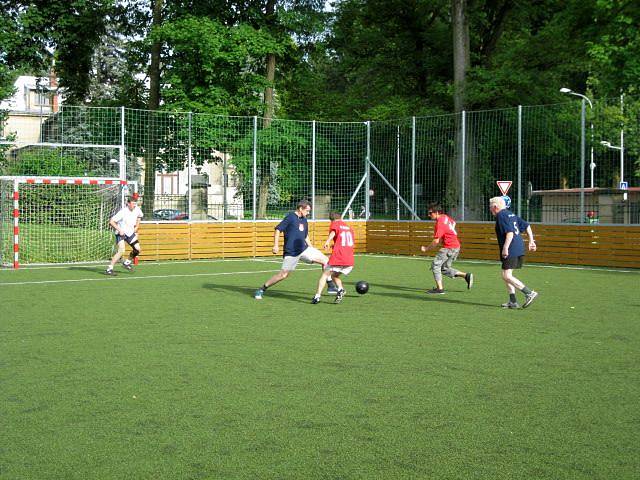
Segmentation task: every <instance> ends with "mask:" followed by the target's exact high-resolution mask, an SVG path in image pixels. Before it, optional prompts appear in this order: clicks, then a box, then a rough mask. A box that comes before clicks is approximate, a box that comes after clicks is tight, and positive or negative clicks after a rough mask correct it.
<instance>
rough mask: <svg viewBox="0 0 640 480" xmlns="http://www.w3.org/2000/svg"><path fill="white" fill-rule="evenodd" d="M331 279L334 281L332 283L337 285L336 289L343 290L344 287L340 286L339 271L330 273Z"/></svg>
mask: <svg viewBox="0 0 640 480" xmlns="http://www.w3.org/2000/svg"><path fill="white" fill-rule="evenodd" d="M331 280H333V281H334V283H335V284H336V287H338V290H344V288H343V287H342V279H341V278H340V272H333V275H331Z"/></svg>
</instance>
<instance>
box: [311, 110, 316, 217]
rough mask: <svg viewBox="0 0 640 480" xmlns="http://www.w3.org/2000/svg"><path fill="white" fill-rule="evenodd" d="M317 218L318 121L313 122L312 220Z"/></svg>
mask: <svg viewBox="0 0 640 480" xmlns="http://www.w3.org/2000/svg"><path fill="white" fill-rule="evenodd" d="M315 219H316V121H315V120H313V121H312V122H311V220H315Z"/></svg>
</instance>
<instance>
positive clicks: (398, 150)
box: [396, 125, 400, 220]
mask: <svg viewBox="0 0 640 480" xmlns="http://www.w3.org/2000/svg"><path fill="white" fill-rule="evenodd" d="M396 191H397V192H398V195H396V220H400V125H398V133H397V134H396Z"/></svg>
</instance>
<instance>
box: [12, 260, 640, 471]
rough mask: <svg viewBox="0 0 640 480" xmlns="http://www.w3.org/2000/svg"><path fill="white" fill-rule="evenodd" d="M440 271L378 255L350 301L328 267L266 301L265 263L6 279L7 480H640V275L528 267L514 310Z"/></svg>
mask: <svg viewBox="0 0 640 480" xmlns="http://www.w3.org/2000/svg"><path fill="white" fill-rule="evenodd" d="M428 266H429V263H428V261H425V260H424V259H421V260H418V259H415V258H402V257H395V258H394V257H376V256H359V257H357V265H356V268H355V270H354V272H353V273H352V274H351V275H350V276H349V277H347V280H346V282H345V283H346V285H347V288H348V295H347V297H346V298H345V300H344V302H343V303H342V304H340V305H334V304H332V298H331V297H323V301H322V302H321V303H320V304H318V305H310V304H309V301H310V299H311V297H312V295H313V291H314V290H315V285H316V282H317V279H318V276H319V273H320V271H319V269H318V268H312V267H308V266H302V267H300V271H296V272H295V273H294V274H293V275H292V277H291V278H289V279H288V280H286V281H284V282H283V283H281V284H280V285H278V286H275V287H273V288H271V289H269V290H268V291H267V293H266V295H265V298H264V299H263V300H262V301H256V300H254V299H253V298H252V294H253V291H254V290H255V288H257V287H259V286H260V285H261V284H262V283H263V282H264V280H266V279H267V278H268V277H269V276H270V275H271V274H272V273H273V272H275V271H276V270H277V269H278V267H279V263H270V262H263V261H248V260H246V261H220V262H200V263H165V264H151V263H146V264H141V265H140V266H139V267H138V268H137V269H136V271H135V272H133V273H128V272H125V271H124V270H122V269H121V268H120V269H119V270H118V272H119V275H118V276H117V277H115V278H109V277H105V276H104V275H103V274H102V269H103V268H104V267H103V266H100V267H98V266H93V267H87V268H83V267H78V266H76V267H64V268H55V269H51V268H44V269H22V270H18V271H8V270H4V271H0V300H1V303H2V313H1V317H2V320H1V322H0V341H1V345H0V347H1V348H0V366H1V368H0V432H1V433H0V478H2V479H5V478H6V479H125V478H131V479H215V478H220V479H254V478H259V479H374V478H375V479H396V478H397V479H400V478H404V479H416V478H433V479H550V480H551V479H553V480H558V479H590V480H591V479H607V480H612V479H632V478H638V472H639V465H640V460H639V458H640V447H639V445H640V441H639V438H638V432H639V431H640V407H639V404H640V403H639V400H638V399H639V398H640V374H639V369H640V367H639V366H640V353H639V352H640V348H639V347H640V325H639V320H638V319H639V317H640V315H639V314H638V312H639V311H640V297H639V296H638V285H639V284H640V282H639V280H640V272H637V271H636V272H620V271H617V272H616V271H606V270H576V269H563V268H541V267H536V266H526V267H525V268H524V269H523V270H522V271H520V272H518V276H519V277H520V278H521V279H522V280H524V281H525V282H526V283H527V284H528V285H529V286H530V287H532V288H533V289H536V290H538V291H539V292H540V297H539V298H538V299H537V300H536V302H535V303H534V304H533V305H532V306H531V307H530V308H529V309H526V310H516V311H514V310H503V309H501V308H500V307H499V304H500V303H502V302H505V301H506V300H507V295H506V291H505V289H504V286H503V285H502V281H501V280H500V277H499V272H500V267H499V265H497V264H493V263H465V262H459V263H457V266H458V268H460V269H462V270H464V271H471V272H473V273H474V274H475V276H476V284H475V286H474V288H473V289H471V290H467V289H466V284H465V282H464V281H463V280H461V279H457V280H450V279H445V288H447V289H448V292H447V294H446V295H443V296H428V295H427V294H425V293H424V291H425V290H426V289H427V288H430V287H432V286H433V280H432V277H431V273H430V271H429V270H428ZM362 279H364V280H367V281H369V282H370V284H371V290H370V292H369V293H368V294H367V295H364V296H358V295H357V294H356V293H355V292H354V289H353V285H354V283H355V282H356V281H357V280H362ZM518 295H519V300H520V301H522V295H521V294H520V293H519V294H518Z"/></svg>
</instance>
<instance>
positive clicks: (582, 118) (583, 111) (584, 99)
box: [560, 87, 596, 223]
mask: <svg viewBox="0 0 640 480" xmlns="http://www.w3.org/2000/svg"><path fill="white" fill-rule="evenodd" d="M560 92H561V93H566V94H568V95H575V96H576V97H580V98H581V99H582V109H581V113H580V131H581V138H580V223H583V222H584V164H585V157H586V145H585V144H586V138H585V120H586V103H589V107H590V108H591V110H593V102H591V100H590V99H589V97H587V96H586V95H583V94H581V93H577V92H574V91H573V90H571V89H570V88H566V87H562V88H561V89H560ZM595 167H596V164H595V163H594V162H593V122H591V163H590V164H589V168H590V170H591V188H593V170H594V169H595Z"/></svg>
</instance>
